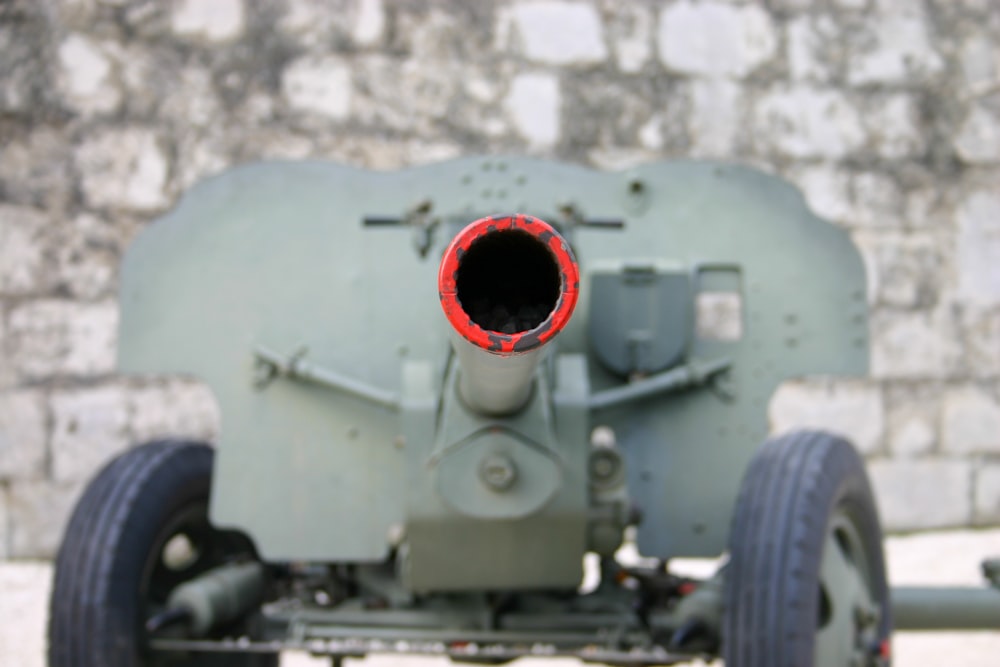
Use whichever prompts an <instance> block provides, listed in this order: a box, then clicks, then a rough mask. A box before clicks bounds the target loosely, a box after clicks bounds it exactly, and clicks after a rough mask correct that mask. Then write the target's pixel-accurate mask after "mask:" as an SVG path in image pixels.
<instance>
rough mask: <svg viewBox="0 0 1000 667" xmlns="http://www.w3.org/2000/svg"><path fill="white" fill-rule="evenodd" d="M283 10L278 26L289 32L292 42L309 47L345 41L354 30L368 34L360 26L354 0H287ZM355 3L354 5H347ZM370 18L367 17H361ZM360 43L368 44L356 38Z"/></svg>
mask: <svg viewBox="0 0 1000 667" xmlns="http://www.w3.org/2000/svg"><path fill="white" fill-rule="evenodd" d="M282 5H283V7H284V13H283V14H282V15H281V18H280V19H279V20H278V22H277V28H278V30H280V31H282V32H284V33H286V34H289V35H290V36H292V37H293V38H294V39H295V42H296V43H297V44H299V45H301V46H303V47H306V48H308V49H310V50H312V51H322V50H325V49H327V48H329V45H330V44H335V43H344V42H349V41H351V40H353V39H354V38H355V36H354V35H352V30H353V31H354V32H355V33H358V32H359V28H360V33H361V36H368V33H366V32H365V31H366V30H370V28H369V27H367V26H361V25H360V24H361V21H360V12H358V11H353V10H355V9H358V10H360V9H362V7H360V6H357V5H355V3H354V2H351V3H345V2H330V0H288V1H287V2H284V3H282ZM351 5H355V6H353V7H352V6H351ZM365 20H366V21H371V19H370V18H368V19H365ZM359 45H360V46H368V44H363V43H360V42H359Z"/></svg>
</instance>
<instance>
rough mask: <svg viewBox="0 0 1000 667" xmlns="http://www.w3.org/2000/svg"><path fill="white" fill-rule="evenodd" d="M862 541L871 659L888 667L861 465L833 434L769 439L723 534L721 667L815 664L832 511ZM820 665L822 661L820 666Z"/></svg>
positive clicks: (878, 553) (871, 508) (872, 523)
mask: <svg viewBox="0 0 1000 667" xmlns="http://www.w3.org/2000/svg"><path fill="white" fill-rule="evenodd" d="M835 514H836V515H837V516H843V517H846V520H848V521H849V522H850V524H851V525H852V529H853V530H854V531H855V534H856V535H857V537H858V538H859V540H858V541H859V549H858V551H859V552H860V553H859V556H861V555H862V554H863V556H862V557H860V558H859V560H862V561H863V562H864V564H865V567H864V568H863V570H864V577H862V578H863V579H864V581H865V584H867V585H866V589H867V590H868V592H869V593H870V595H871V597H872V599H873V600H874V601H876V602H877V603H878V604H879V605H880V606H881V615H880V617H879V619H878V621H877V623H876V624H875V627H873V628H872V630H874V631H876V632H877V639H876V640H875V641H874V642H873V643H874V646H872V647H871V650H872V654H873V655H872V657H871V658H870V661H871V664H879V665H886V664H888V656H887V655H886V656H884V657H879V656H878V650H879V648H881V649H882V650H883V651H885V652H887V651H886V649H887V647H888V644H887V641H888V639H889V635H890V632H891V627H892V619H891V617H890V616H891V609H890V603H889V588H888V585H887V582H886V572H885V558H884V553H883V547H882V530H881V526H880V524H879V518H878V512H877V509H876V505H875V500H874V498H873V496H872V491H871V485H870V484H869V482H868V476H867V473H866V471H865V467H864V462H863V461H862V459H861V457H860V456H859V455H858V453H857V451H856V450H855V449H854V447H853V446H852V445H851V444H850V443H848V442H847V441H846V440H844V439H842V438H839V437H837V436H834V435H831V434H828V433H823V432H815V431H800V432H794V433H791V434H789V435H786V436H782V437H778V438H774V439H772V440H769V441H767V442H766V443H765V444H764V445H763V446H762V447H761V449H760V450H759V451H758V452H757V454H756V455H755V456H754V458H753V460H752V461H751V462H750V465H749V466H748V468H747V471H746V474H745V475H744V478H743V482H742V485H741V487H740V493H739V497H738V499H737V502H736V510H735V514H734V517H733V524H732V528H731V530H730V538H729V564H728V570H727V574H726V578H725V582H726V584H725V593H724V603H723V604H724V606H723V620H722V656H723V659H724V661H725V664H726V665H727V667H812V666H813V665H814V663H815V651H816V637H817V631H818V627H819V623H820V621H819V617H820V613H821V612H820V610H821V605H822V604H823V603H824V600H823V597H824V595H825V593H823V592H821V584H820V581H821V578H820V565H821V561H822V558H823V550H824V545H825V544H826V540H827V536H828V531H829V530H831V521H832V517H833V516H834V515H835ZM816 667H827V666H826V665H816Z"/></svg>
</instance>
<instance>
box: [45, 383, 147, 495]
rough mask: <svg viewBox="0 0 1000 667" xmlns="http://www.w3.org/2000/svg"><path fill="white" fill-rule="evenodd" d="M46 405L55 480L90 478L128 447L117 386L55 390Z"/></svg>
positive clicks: (125, 403) (123, 401) (123, 399)
mask: <svg viewBox="0 0 1000 667" xmlns="http://www.w3.org/2000/svg"><path fill="white" fill-rule="evenodd" d="M50 405H51V406H52V478H53V479H54V480H55V481H57V482H73V481H81V480H86V479H90V478H91V477H92V476H93V475H94V473H95V472H96V471H97V470H98V469H99V468H100V467H102V466H103V465H104V464H105V463H107V462H108V461H109V460H111V458H113V457H114V456H115V455H117V454H119V453H121V452H122V451H124V450H125V449H126V448H127V447H128V444H129V440H128V400H127V397H126V394H125V391H124V390H123V389H122V388H121V387H118V386H105V387H96V388H87V389H75V390H67V391H59V392H56V393H54V394H53V395H52V398H51V402H50Z"/></svg>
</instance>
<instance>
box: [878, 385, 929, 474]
mask: <svg viewBox="0 0 1000 667" xmlns="http://www.w3.org/2000/svg"><path fill="white" fill-rule="evenodd" d="M942 393H943V391H942V389H941V386H940V384H938V383H936V382H935V383H911V382H902V383H894V382H890V383H887V384H886V386H885V389H884V394H885V403H886V423H887V433H888V437H887V440H888V444H889V452H890V454H892V455H893V456H895V457H898V458H908V457H915V456H925V455H928V454H931V453H933V452H934V451H936V449H937V445H938V424H939V422H940V418H941V394H942Z"/></svg>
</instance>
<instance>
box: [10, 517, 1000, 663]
mask: <svg viewBox="0 0 1000 667" xmlns="http://www.w3.org/2000/svg"><path fill="white" fill-rule="evenodd" d="M886 550H887V554H888V558H889V570H890V577H891V579H892V582H893V583H894V584H927V585H978V584H980V583H981V575H980V572H979V563H980V561H982V559H983V558H986V557H988V556H1000V530H988V531H955V532H941V533H925V534H921V535H912V536H907V537H895V538H890V539H889V540H888V541H887V543H886ZM695 566H696V565H695ZM51 576H52V568H51V566H50V565H49V564H48V563H33V562H11V561H0V665H3V666H5V667H6V666H11V667H42V665H43V664H44V658H43V655H44V646H45V637H44V635H45V616H46V606H47V604H48V595H49V586H50V580H51ZM893 650H894V653H895V656H896V659H895V662H894V664H895V665H896V667H924V666H928V665H962V666H963V667H996V665H997V664H1000V619H997V631H996V632H966V633H952V632H947V633H944V632H942V633H924V634H916V633H900V634H897V635H896V637H895V639H894V642H893ZM346 664H348V665H368V666H371V667H376V666H377V667H390V666H394V665H406V666H407V667H432V666H435V667H437V666H443V665H450V664H451V663H450V662H449V661H448V660H446V659H443V658H415V657H414V658H405V659H400V658H397V657H394V656H372V657H369V658H367V659H365V660H348V661H346ZM516 664H517V665H519V667H556V666H558V665H564V666H566V667H569V666H570V665H579V664H580V663H578V662H577V661H575V660H568V659H558V660H556V659H547V660H542V659H524V660H521V661H520V662H518V663H516ZM319 665H329V661H328V660H320V659H316V658H311V657H309V656H306V655H301V654H287V655H285V656H283V659H282V667H312V666H317V667H318V666H319Z"/></svg>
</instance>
